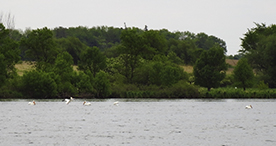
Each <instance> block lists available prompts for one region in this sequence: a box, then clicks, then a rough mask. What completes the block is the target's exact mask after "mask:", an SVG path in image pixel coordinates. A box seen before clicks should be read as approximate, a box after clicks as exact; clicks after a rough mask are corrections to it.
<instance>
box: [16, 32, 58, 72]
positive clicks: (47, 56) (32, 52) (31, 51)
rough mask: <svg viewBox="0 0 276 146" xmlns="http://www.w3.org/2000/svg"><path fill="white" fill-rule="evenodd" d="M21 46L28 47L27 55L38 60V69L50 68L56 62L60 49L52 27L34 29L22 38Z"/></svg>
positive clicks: (33, 59)
mask: <svg viewBox="0 0 276 146" xmlns="http://www.w3.org/2000/svg"><path fill="white" fill-rule="evenodd" d="M21 46H22V47H23V48H24V49H26V52H25V53H26V57H27V58H30V59H31V60H32V61H36V64H35V66H36V68H37V69H42V70H48V69H49V68H50V67H51V66H52V65H53V64H54V63H55V58H56V56H57V54H58V50H57V47H56V43H55V41H54V38H53V32H52V31H51V30H50V29H48V28H46V27H44V28H43V29H36V30H32V31H31V32H30V33H29V34H27V36H26V37H23V38H22V39H21Z"/></svg>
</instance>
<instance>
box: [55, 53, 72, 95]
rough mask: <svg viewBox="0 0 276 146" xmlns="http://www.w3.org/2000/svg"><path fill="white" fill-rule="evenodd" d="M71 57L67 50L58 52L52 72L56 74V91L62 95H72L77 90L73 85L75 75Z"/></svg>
mask: <svg viewBox="0 0 276 146" xmlns="http://www.w3.org/2000/svg"><path fill="white" fill-rule="evenodd" d="M72 65H73V58H72V56H71V55H70V54H69V53H68V52H63V53H61V54H59V55H58V56H57V58H56V61H55V65H54V67H53V72H54V73H55V75H57V78H58V79H57V80H56V81H55V82H56V83H57V85H58V86H57V91H58V92H59V94H60V95H61V96H62V97H68V96H72V95H74V94H75V93H76V92H77V89H76V87H75V86H74V85H73V84H74V82H73V78H74V76H75V73H74V70H73V67H72Z"/></svg>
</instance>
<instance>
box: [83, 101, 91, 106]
mask: <svg viewBox="0 0 276 146" xmlns="http://www.w3.org/2000/svg"><path fill="white" fill-rule="evenodd" d="M83 105H85V106H90V105H91V103H90V102H86V101H84V102H83Z"/></svg>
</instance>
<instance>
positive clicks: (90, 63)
mask: <svg viewBox="0 0 276 146" xmlns="http://www.w3.org/2000/svg"><path fill="white" fill-rule="evenodd" d="M105 68H106V57H105V56H104V55H103V53H102V52H100V50H99V48H97V47H92V48H87V49H86V50H85V51H83V52H82V53H81V55H80V61H79V63H78V69H79V70H82V71H84V72H86V71H87V70H89V71H90V72H91V73H92V74H93V76H94V77H95V76H96V74H97V72H99V71H100V70H104V69H105Z"/></svg>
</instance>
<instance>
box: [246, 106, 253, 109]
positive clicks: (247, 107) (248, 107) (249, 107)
mask: <svg viewBox="0 0 276 146" xmlns="http://www.w3.org/2000/svg"><path fill="white" fill-rule="evenodd" d="M245 108H246V109H251V108H253V107H252V105H247V106H245Z"/></svg>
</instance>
